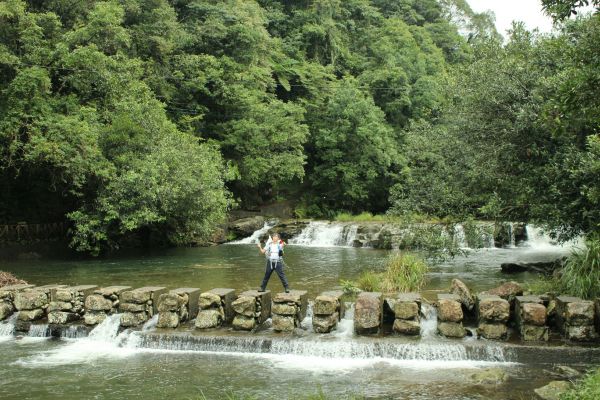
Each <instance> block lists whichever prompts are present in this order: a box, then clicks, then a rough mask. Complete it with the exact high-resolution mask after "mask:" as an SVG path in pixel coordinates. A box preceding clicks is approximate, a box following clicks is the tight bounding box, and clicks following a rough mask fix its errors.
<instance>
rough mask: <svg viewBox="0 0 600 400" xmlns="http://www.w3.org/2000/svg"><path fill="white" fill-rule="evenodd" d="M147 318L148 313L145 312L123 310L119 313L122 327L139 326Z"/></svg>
mask: <svg viewBox="0 0 600 400" xmlns="http://www.w3.org/2000/svg"><path fill="white" fill-rule="evenodd" d="M147 320H148V314H146V313H145V312H136V313H133V312H124V313H123V314H122V315H121V326H122V327H124V328H131V327H134V326H139V325H141V324H143V323H144V322H146V321H147Z"/></svg>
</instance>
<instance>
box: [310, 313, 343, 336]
mask: <svg viewBox="0 0 600 400" xmlns="http://www.w3.org/2000/svg"><path fill="white" fill-rule="evenodd" d="M338 320H339V314H338V313H337V312H335V313H333V314H330V315H315V316H313V320H312V324H313V330H314V331H315V332H316V333H329V332H331V330H332V329H333V328H335V327H336V326H337V323H338Z"/></svg>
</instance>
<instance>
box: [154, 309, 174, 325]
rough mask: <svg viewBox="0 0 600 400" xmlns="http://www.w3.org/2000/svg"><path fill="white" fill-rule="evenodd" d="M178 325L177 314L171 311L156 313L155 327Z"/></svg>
mask: <svg viewBox="0 0 600 400" xmlns="http://www.w3.org/2000/svg"><path fill="white" fill-rule="evenodd" d="M178 326H179V314H178V313H176V312H171V311H161V312H160V313H159V314H158V321H157V323H156V327H157V328H177V327H178Z"/></svg>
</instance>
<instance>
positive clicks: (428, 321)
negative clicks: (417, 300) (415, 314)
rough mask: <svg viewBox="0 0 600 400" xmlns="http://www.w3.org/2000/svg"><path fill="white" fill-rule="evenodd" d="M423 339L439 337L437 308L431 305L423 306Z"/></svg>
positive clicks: (425, 304) (423, 304) (424, 304)
mask: <svg viewBox="0 0 600 400" xmlns="http://www.w3.org/2000/svg"><path fill="white" fill-rule="evenodd" d="M421 314H422V318H421V338H423V339H432V338H435V337H436V336H437V308H435V307H433V306H432V305H431V304H427V303H422V304H421Z"/></svg>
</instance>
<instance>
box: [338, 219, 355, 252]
mask: <svg viewBox="0 0 600 400" xmlns="http://www.w3.org/2000/svg"><path fill="white" fill-rule="evenodd" d="M357 233H358V225H356V224H350V225H346V226H344V229H343V231H342V239H341V242H342V243H343V245H344V246H348V247H352V246H353V245H354V240H356V234H357Z"/></svg>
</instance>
